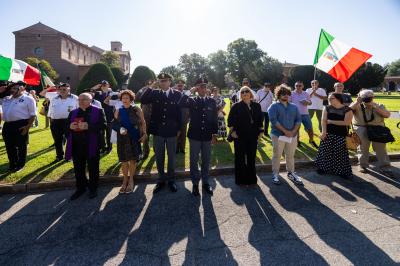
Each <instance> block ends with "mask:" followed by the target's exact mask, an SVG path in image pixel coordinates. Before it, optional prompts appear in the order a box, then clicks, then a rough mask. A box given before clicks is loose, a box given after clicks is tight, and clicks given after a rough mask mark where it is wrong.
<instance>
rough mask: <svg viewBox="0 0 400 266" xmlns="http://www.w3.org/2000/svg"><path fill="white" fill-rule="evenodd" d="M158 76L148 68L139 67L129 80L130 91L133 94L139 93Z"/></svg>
mask: <svg viewBox="0 0 400 266" xmlns="http://www.w3.org/2000/svg"><path fill="white" fill-rule="evenodd" d="M155 78H156V76H155V74H154V72H153V71H152V70H151V69H150V68H149V67H147V66H138V67H136V68H135V70H134V71H133V73H132V76H131V78H130V79H129V83H128V89H130V90H132V91H133V92H137V91H138V90H140V89H141V88H143V86H145V85H146V82H147V81H148V80H150V79H155Z"/></svg>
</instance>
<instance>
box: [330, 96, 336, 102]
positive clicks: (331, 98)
mask: <svg viewBox="0 0 400 266" xmlns="http://www.w3.org/2000/svg"><path fill="white" fill-rule="evenodd" d="M335 99H336V98H335V97H328V100H329V101H332V100H335Z"/></svg>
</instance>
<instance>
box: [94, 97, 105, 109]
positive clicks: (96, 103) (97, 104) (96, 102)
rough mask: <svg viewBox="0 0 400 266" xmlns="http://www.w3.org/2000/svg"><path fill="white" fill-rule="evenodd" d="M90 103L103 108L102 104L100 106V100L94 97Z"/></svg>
mask: <svg viewBox="0 0 400 266" xmlns="http://www.w3.org/2000/svg"><path fill="white" fill-rule="evenodd" d="M92 105H93V106H96V107H98V108H100V109H103V106H101V102H99V101H98V100H96V99H92Z"/></svg>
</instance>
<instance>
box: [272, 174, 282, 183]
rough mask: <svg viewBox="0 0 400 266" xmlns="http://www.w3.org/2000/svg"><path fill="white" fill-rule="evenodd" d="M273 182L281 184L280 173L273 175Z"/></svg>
mask: <svg viewBox="0 0 400 266" xmlns="http://www.w3.org/2000/svg"><path fill="white" fill-rule="evenodd" d="M272 183H274V184H275V185H280V184H281V181H280V180H279V175H273V176H272Z"/></svg>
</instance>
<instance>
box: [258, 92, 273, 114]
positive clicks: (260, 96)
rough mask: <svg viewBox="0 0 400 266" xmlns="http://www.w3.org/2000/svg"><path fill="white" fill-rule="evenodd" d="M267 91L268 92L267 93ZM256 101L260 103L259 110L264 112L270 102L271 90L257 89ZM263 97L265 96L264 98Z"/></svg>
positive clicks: (271, 99) (271, 98) (271, 97)
mask: <svg viewBox="0 0 400 266" xmlns="http://www.w3.org/2000/svg"><path fill="white" fill-rule="evenodd" d="M267 93H268V94H267ZM257 97H258V103H259V104H260V105H261V111H262V112H263V113H266V112H267V110H268V107H270V105H271V104H272V101H273V100H274V97H273V96H272V92H271V91H268V92H266V91H265V90H264V89H259V90H258V91H257ZM264 97H265V98H264Z"/></svg>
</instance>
